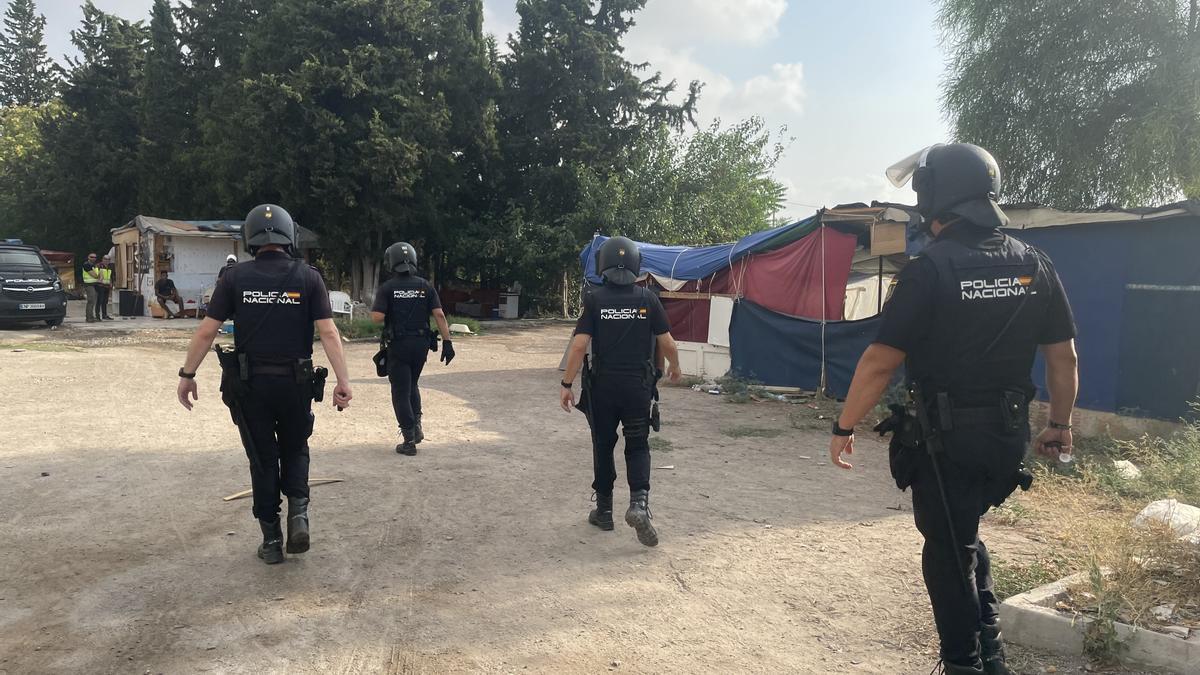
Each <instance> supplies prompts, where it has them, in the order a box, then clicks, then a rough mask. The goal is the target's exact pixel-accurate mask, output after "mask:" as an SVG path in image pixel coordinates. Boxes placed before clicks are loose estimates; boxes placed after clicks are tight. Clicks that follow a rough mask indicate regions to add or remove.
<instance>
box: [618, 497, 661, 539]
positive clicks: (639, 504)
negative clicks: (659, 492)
mask: <svg viewBox="0 0 1200 675" xmlns="http://www.w3.org/2000/svg"><path fill="white" fill-rule="evenodd" d="M653 517H654V516H653V515H652V514H651V513H650V491H649V490H634V491H633V492H631V493H630V494H629V510H628V511H626V512H625V522H626V523H628V525H629V526H630V527H632V528H633V529H635V530H637V538H638V541H640V542H642V544H643V545H645V546H658V532H656V531H655V530H654V525H653V524H652V523H651V522H650V519H651V518H653Z"/></svg>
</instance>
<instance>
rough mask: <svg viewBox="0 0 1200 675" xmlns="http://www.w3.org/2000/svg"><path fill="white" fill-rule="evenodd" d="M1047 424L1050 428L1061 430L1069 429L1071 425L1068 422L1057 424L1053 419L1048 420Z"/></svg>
mask: <svg viewBox="0 0 1200 675" xmlns="http://www.w3.org/2000/svg"><path fill="white" fill-rule="evenodd" d="M1047 426H1049V427H1050V428H1051V429H1061V430H1063V431H1070V430H1071V425H1070V424H1059V423H1058V422H1055V421H1054V420H1050V421H1049V422H1048V423H1047Z"/></svg>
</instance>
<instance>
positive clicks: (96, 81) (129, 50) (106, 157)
mask: <svg viewBox="0 0 1200 675" xmlns="http://www.w3.org/2000/svg"><path fill="white" fill-rule="evenodd" d="M146 39H147V34H146V29H145V27H144V26H143V25H142V24H141V22H137V23H131V22H129V21H126V20H124V19H121V18H118V17H115V16H112V15H110V14H106V13H104V12H102V11H100V10H99V9H97V8H96V6H95V5H94V4H92V2H91V0H87V2H85V3H84V5H83V22H82V24H81V25H80V27H79V29H77V30H74V31H71V41H72V42H73V43H74V44H75V47H76V48H77V49H78V50H79V56H78V57H76V58H73V59H70V60H69V61H68V63H69V64H70V66H71V70H70V72H69V73H68V75H67V79H66V82H65V83H64V84H63V87H62V103H63V105H64V107H65V109H64V111H63V114H62V115H59V116H56V117H54V118H52V119H49V120H47V122H46V123H45V124H44V125H43V126H42V137H43V146H44V152H45V154H46V157H47V163H48V165H47V167H46V175H45V177H44V180H43V189H44V190H45V199H44V203H43V204H42V208H43V209H44V213H45V216H44V217H45V219H46V220H47V221H49V222H54V223H57V224H58V226H59V227H60V228H62V229H63V230H64V231H65V232H66V233H69V235H70V237H69V240H70V242H71V244H72V248H75V249H76V250H77V252H82V250H83V249H85V248H93V249H94V248H104V249H107V248H108V246H109V245H110V243H109V242H110V237H109V230H110V229H111V228H114V227H119V226H121V225H124V224H125V223H127V222H129V220H130V218H132V217H133V216H135V215H137V213H136V211H137V208H136V207H137V184H138V180H137V179H138V107H139V106H138V89H139V83H140V80H141V73H142V68H143V63H144V60H145V45H146Z"/></svg>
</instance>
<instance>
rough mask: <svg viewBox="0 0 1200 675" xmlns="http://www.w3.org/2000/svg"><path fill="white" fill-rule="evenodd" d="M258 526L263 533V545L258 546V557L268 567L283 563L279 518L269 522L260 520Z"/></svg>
mask: <svg viewBox="0 0 1200 675" xmlns="http://www.w3.org/2000/svg"><path fill="white" fill-rule="evenodd" d="M258 526H259V527H261V528H262V533H263V543H262V544H259V546H258V557H260V558H262V560H263V562H265V563H267V564H268V565H278V564H279V563H281V562H283V526H282V525H281V524H280V522H279V518H275V520H273V521H270V522H267V521H265V520H260V521H258Z"/></svg>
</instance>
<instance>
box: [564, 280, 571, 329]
mask: <svg viewBox="0 0 1200 675" xmlns="http://www.w3.org/2000/svg"><path fill="white" fill-rule="evenodd" d="M562 315H563V318H564V319H569V318H571V275H570V273H569V272H567V271H566V270H563V273H562Z"/></svg>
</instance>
